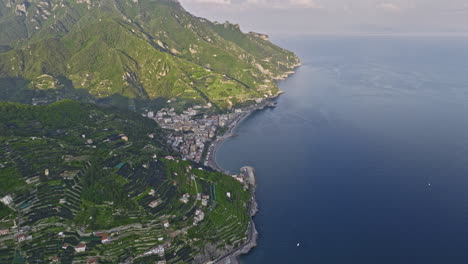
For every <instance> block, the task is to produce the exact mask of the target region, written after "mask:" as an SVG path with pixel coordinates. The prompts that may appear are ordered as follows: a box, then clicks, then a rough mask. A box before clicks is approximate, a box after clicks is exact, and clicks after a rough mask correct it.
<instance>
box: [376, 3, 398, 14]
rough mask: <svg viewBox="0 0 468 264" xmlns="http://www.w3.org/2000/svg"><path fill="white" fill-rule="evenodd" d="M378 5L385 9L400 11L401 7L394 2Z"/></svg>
mask: <svg viewBox="0 0 468 264" xmlns="http://www.w3.org/2000/svg"><path fill="white" fill-rule="evenodd" d="M378 7H379V8H380V9H383V10H385V11H390V12H401V7H400V6H398V5H397V4H394V3H381V4H380V5H378Z"/></svg>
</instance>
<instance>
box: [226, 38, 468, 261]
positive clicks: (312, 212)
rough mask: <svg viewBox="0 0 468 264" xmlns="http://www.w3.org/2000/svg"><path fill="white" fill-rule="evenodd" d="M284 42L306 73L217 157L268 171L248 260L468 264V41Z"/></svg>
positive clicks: (261, 176) (261, 175)
mask: <svg viewBox="0 0 468 264" xmlns="http://www.w3.org/2000/svg"><path fill="white" fill-rule="evenodd" d="M277 43H279V44H280V45H282V46H283V47H286V48H289V49H292V50H294V51H295V52H296V53H297V54H298V55H299V56H300V57H301V59H302V61H303V64H304V65H303V66H302V67H301V68H300V69H299V70H298V72H297V74H295V75H294V76H292V77H291V78H290V79H288V80H286V81H283V82H281V83H280V86H281V89H282V90H284V91H285V92H286V94H284V95H283V96H281V97H280V99H279V100H278V106H277V108H276V109H272V110H265V111H261V112H258V113H256V114H254V115H252V116H251V117H250V118H248V119H247V120H245V121H244V122H243V123H242V124H241V126H240V127H239V128H238V129H237V134H238V136H237V137H235V138H232V139H229V140H227V141H226V142H225V143H224V144H223V145H222V147H221V148H220V150H219V152H218V154H217V158H218V162H219V163H220V165H221V166H222V167H224V168H226V169H228V170H230V171H232V172H235V171H238V168H240V167H241V166H243V165H252V166H255V168H256V170H257V181H258V189H257V198H258V202H259V205H260V212H259V213H258V215H257V216H256V217H255V222H256V223H257V227H258V230H259V232H260V239H259V241H258V242H259V246H258V247H257V248H256V249H255V250H254V251H252V252H251V254H249V255H248V256H246V257H243V258H242V262H243V263H247V264H250V263H318V264H322V263H324V264H330V263H337V264H344V263H353V264H354V263H356V264H367V263H368V264H377V263H379V264H381V263H392V264H394V263H411V264H418V263H421V264H427V263H437V264H439V263H448V264H457V263H468V38H461V37H460V38H456V37H452V38H436V37H414V38H410V37H309V38H302V39H299V38H296V39H294V38H293V39H287V38H285V39H281V40H278V41H277ZM297 243H300V245H299V246H297Z"/></svg>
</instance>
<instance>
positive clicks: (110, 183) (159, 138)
mask: <svg viewBox="0 0 468 264" xmlns="http://www.w3.org/2000/svg"><path fill="white" fill-rule="evenodd" d="M165 138H166V137H165V133H164V132H163V131H162V130H161V129H160V128H159V127H158V126H157V125H156V123H155V122H154V121H152V120H149V119H147V118H143V117H141V116H139V115H137V114H133V113H130V112H128V111H122V110H118V109H103V108H99V107H96V106H93V105H90V104H82V103H77V102H74V101H68V100H66V101H59V102H57V103H54V104H51V105H47V106H29V105H22V104H15V103H0V198H2V202H1V203H0V230H2V229H7V230H9V234H6V235H0V263H12V262H13V259H16V260H17V261H18V260H21V259H25V260H26V261H27V262H28V263H50V261H51V260H53V258H54V257H56V258H57V259H59V260H60V263H72V262H73V263H86V261H89V260H90V259H91V258H93V257H97V258H98V260H99V262H100V263H123V262H125V261H126V260H127V261H128V260H129V259H130V260H132V262H133V263H155V262H156V261H158V260H163V259H164V260H166V261H167V262H168V263H203V262H206V261H208V260H213V259H215V258H216V257H217V256H219V255H222V254H224V253H225V252H226V251H227V250H229V249H232V248H233V247H236V246H238V245H239V244H240V243H242V242H243V240H244V239H245V237H246V232H247V228H248V224H249V221H250V217H249V214H248V205H249V201H250V191H249V190H244V188H243V186H242V185H241V184H240V183H239V182H237V181H236V180H235V179H234V178H232V177H230V176H227V175H224V174H222V173H219V172H214V171H212V170H211V169H209V168H205V167H202V166H201V165H198V164H195V163H191V162H188V161H183V160H181V159H179V158H177V156H176V155H174V154H173V153H172V152H171V150H170V148H169V147H168V146H167V145H166V144H165ZM170 154H172V155H174V156H175V158H174V159H172V158H170V157H166V156H167V155H170ZM227 192H230V193H231V194H232V195H229V196H227V195H226V193H227ZM199 194H200V197H203V196H201V195H207V196H208V198H203V199H198V198H199V196H198V195H199ZM184 196H188V197H187V200H186V201H185V202H184V201H182V198H183V197H184ZM8 197H10V198H8ZM8 200H9V201H8ZM203 200H205V201H206V203H205V204H203V203H204V202H203ZM4 204H7V205H8V206H6V205H4ZM198 210H201V211H202V212H203V213H204V219H202V220H201V221H198V222H196V217H197V211H198ZM165 221H168V223H169V226H168V227H167V226H166V227H165V226H164V225H163V224H164V222H165ZM21 235H24V236H25V237H26V240H25V241H20V242H18V241H17V240H18V239H19V238H20V237H21ZM103 235H106V236H108V238H109V239H110V241H103ZM64 244H67V245H68V247H64V248H62V247H63V245H64ZM79 244H86V251H85V252H77V251H76V250H75V248H76V247H77V246H78V245H79ZM159 246H161V247H164V253H163V254H148V255H144V253H146V252H148V251H149V250H151V249H153V248H155V247H156V248H158V247H159ZM15 263H16V262H15ZM17 263H25V262H24V261H19V262H17Z"/></svg>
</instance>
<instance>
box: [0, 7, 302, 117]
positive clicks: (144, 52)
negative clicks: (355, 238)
mask: <svg viewBox="0 0 468 264" xmlns="http://www.w3.org/2000/svg"><path fill="white" fill-rule="evenodd" d="M22 1H23V2H13V1H11V0H0V46H1V47H2V49H0V84H2V82H3V83H6V82H8V83H9V85H8V87H10V88H9V89H10V90H11V89H13V93H11V92H10V93H9V95H10V97H6V96H3V97H6V98H3V99H6V100H8V99H11V98H15V96H17V95H18V94H23V96H24V94H25V93H27V92H24V91H19V90H36V91H37V90H39V91H45V92H51V90H57V91H61V90H62V89H64V88H68V89H78V90H79V89H85V90H86V91H88V92H89V93H90V95H91V96H93V97H97V98H105V97H109V96H112V95H115V94H120V95H123V96H126V97H130V98H137V99H143V100H152V99H155V98H180V99H183V100H187V101H195V102H198V103H200V102H201V103H203V102H204V103H207V102H211V103H213V104H214V105H216V106H218V107H220V108H229V107H231V106H233V105H236V104H238V103H245V102H248V101H251V100H254V99H256V98H265V97H272V96H276V95H277V94H278V92H279V90H278V88H277V86H276V84H275V82H274V80H275V79H280V78H283V77H285V76H286V74H287V73H288V72H290V71H291V70H293V68H294V67H295V66H297V65H298V63H299V60H298V58H297V57H296V56H295V55H294V54H293V53H291V52H289V51H286V50H284V49H281V48H279V47H277V46H275V45H274V44H272V43H271V42H269V41H268V40H266V39H264V38H262V37H261V36H259V35H257V34H244V33H242V32H241V31H240V29H239V27H238V26H237V25H232V24H229V23H224V24H219V23H213V22H210V21H208V20H205V19H202V18H198V17H195V16H193V15H191V14H189V13H188V12H186V11H185V10H184V9H183V8H182V7H181V6H180V4H179V3H178V2H176V1H171V0H123V1H122V0H29V1H26V0H22ZM12 78H14V79H16V80H21V81H22V82H23V85H16V84H12V81H11V80H12ZM24 83H25V84H24ZM4 86H5V87H6V86H7V85H4ZM11 86H13V88H11ZM1 88H2V87H0V89H1Z"/></svg>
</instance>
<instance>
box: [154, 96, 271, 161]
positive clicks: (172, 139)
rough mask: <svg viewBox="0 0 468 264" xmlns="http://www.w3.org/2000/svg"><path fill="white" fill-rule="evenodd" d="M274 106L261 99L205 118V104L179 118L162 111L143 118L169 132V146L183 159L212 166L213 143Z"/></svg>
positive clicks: (189, 109) (206, 112) (196, 106)
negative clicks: (247, 118)
mask: <svg viewBox="0 0 468 264" xmlns="http://www.w3.org/2000/svg"><path fill="white" fill-rule="evenodd" d="M274 106H275V102H272V101H269V100H263V99H261V98H260V99H257V100H256V103H255V104H254V105H251V106H248V107H245V108H242V109H241V108H236V109H232V110H230V112H227V113H223V114H208V113H209V110H210V108H211V107H212V105H211V103H208V104H206V105H204V106H201V105H195V106H193V107H190V108H188V109H187V110H184V111H183V112H182V113H180V114H178V113H176V111H175V109H174V108H163V109H161V110H160V111H158V112H157V113H154V112H153V111H148V112H147V113H146V114H145V115H146V116H147V117H148V118H151V119H153V120H155V121H156V122H157V123H158V124H159V125H160V126H161V127H162V128H164V129H168V130H170V131H171V133H170V135H169V137H168V143H169V144H170V145H171V146H172V147H173V148H174V149H175V150H176V151H178V152H179V153H180V154H181V155H182V157H183V158H185V159H188V160H192V161H195V162H199V163H204V164H205V165H207V166H212V165H213V163H212V162H210V157H211V154H212V153H213V152H214V151H215V147H216V145H217V144H216V143H218V142H220V141H221V139H223V138H225V137H229V136H231V135H232V130H233V128H234V127H235V126H236V125H237V124H238V123H239V122H240V121H241V120H242V119H243V118H245V117H247V116H248V115H249V114H250V113H252V112H253V111H255V110H259V109H263V108H265V107H274ZM215 168H216V167H215ZM216 169H217V168H216Z"/></svg>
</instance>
